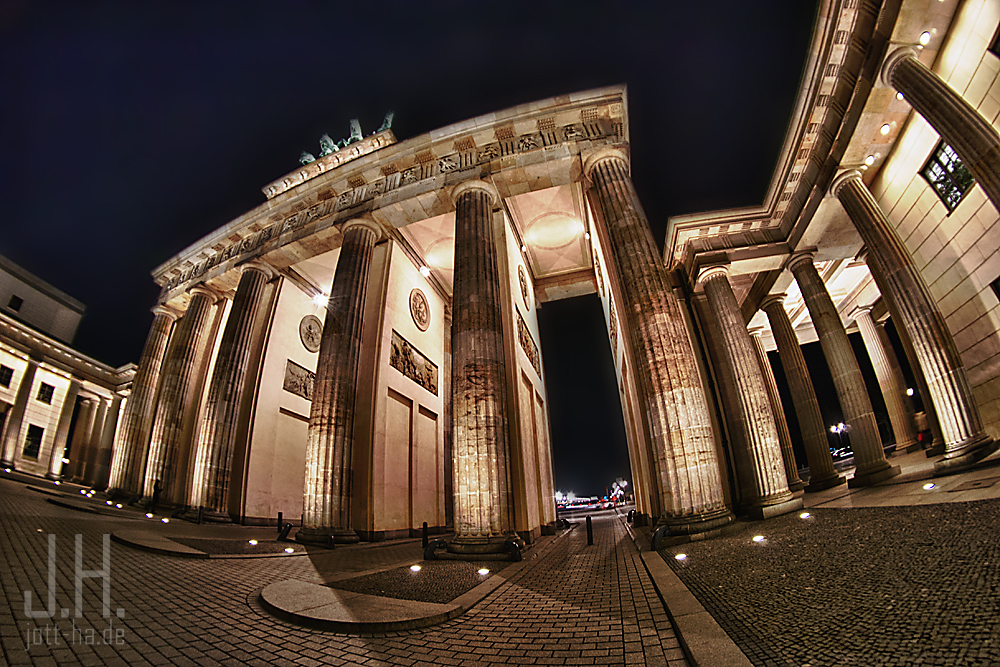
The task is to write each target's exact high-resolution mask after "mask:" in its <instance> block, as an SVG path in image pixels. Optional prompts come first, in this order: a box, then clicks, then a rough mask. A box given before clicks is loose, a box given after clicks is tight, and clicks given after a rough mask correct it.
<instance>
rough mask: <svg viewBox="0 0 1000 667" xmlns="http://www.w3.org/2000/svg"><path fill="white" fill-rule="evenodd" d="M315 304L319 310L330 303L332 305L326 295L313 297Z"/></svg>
mask: <svg viewBox="0 0 1000 667" xmlns="http://www.w3.org/2000/svg"><path fill="white" fill-rule="evenodd" d="M313 303H314V304H316V307H317V308H324V307H325V306H326V305H327V304H328V303H330V297H328V296H327V295H326V294H322V293H321V294H317V295H316V296H314V297H313Z"/></svg>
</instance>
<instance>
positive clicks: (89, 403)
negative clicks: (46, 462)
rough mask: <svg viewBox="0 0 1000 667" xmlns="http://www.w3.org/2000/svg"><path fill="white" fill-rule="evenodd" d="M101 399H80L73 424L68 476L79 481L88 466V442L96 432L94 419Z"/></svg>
mask: <svg viewBox="0 0 1000 667" xmlns="http://www.w3.org/2000/svg"><path fill="white" fill-rule="evenodd" d="M98 404H99V401H97V399H94V398H84V399H83V400H82V401H80V409H79V411H78V412H77V413H76V424H75V425H74V426H73V440H72V442H71V444H70V448H69V459H70V462H69V470H68V471H67V474H66V476H67V477H69V478H70V479H73V480H77V481H79V480H80V478H81V476H82V475H83V471H84V469H85V468H86V467H87V443H89V442H90V436H91V434H93V432H94V420H95V418H96V417H97V406H98Z"/></svg>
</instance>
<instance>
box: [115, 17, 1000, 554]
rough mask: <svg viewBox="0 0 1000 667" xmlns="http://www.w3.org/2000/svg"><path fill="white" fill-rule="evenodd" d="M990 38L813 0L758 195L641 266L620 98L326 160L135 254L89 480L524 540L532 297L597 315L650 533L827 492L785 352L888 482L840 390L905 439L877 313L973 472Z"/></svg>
mask: <svg viewBox="0 0 1000 667" xmlns="http://www.w3.org/2000/svg"><path fill="white" fill-rule="evenodd" d="M998 25H1000V7H998V6H997V4H996V3H995V2H989V1H987V0H963V1H962V2H958V0H942V1H940V2H917V1H909V0H907V1H902V2H900V1H898V0H897V1H896V2H876V1H875V0H821V1H820V2H819V3H818V11H817V19H816V23H815V26H814V32H813V36H812V41H811V45H810V50H809V53H808V56H807V58H806V64H805V69H804V72H803V77H802V84H801V87H800V90H799V94H798V98H797V100H796V103H795V107H794V110H793V113H792V118H791V122H790V124H789V129H788V133H787V135H786V138H785V143H784V146H783V149H782V151H781V154H780V156H779V160H778V164H777V166H776V168H775V172H774V176H773V178H772V181H771V185H770V187H769V189H768V192H767V195H766V197H765V200H764V202H763V203H762V204H760V205H756V206H748V207H746V208H741V209H735V210H725V211H714V212H708V213H699V214H693V215H686V216H677V217H674V218H671V219H670V221H669V225H668V231H667V238H666V239H665V244H664V250H663V254H662V255H661V254H660V251H659V249H658V246H657V244H656V241H655V240H654V239H653V237H652V232H651V231H650V226H649V221H648V220H647V219H646V218H645V214H644V212H643V209H642V205H641V202H640V201H639V198H638V195H637V193H636V190H635V188H634V186H633V184H632V181H631V177H630V160H629V145H630V141H631V136H630V133H629V126H628V98H627V93H626V90H625V89H624V87H609V88H602V89H597V90H591V91H585V92H582V93H578V94H573V95H566V96H561V97H556V98H551V99H547V100H542V101H539V102H535V103H531V104H526V105H522V106H519V107H515V108H512V109H508V110H504V111H498V112H496V113H493V114H488V115H486V116H482V117H479V118H474V119H471V120H468V121H465V122H462V123H458V124H455V125H452V126H449V127H445V128H442V129H440V130H436V131H434V132H431V133H428V134H426V135H422V136H419V137H415V138H412V139H408V140H406V141H402V142H397V141H396V138H395V137H394V136H393V134H392V131H391V129H384V130H381V131H379V132H377V133H375V134H373V135H371V136H369V137H356V140H355V141H352V142H350V143H347V145H345V146H341V147H339V148H337V149H336V150H333V149H332V148H331V150H326V151H324V153H325V154H324V155H322V156H321V157H319V158H318V159H315V160H313V161H309V162H307V163H306V164H303V166H302V167H301V168H300V169H298V170H296V171H294V172H292V173H290V174H288V175H287V176H285V177H283V178H281V179H279V180H277V181H275V182H273V183H271V184H269V185H267V186H265V187H264V188H263V191H264V195H265V197H266V201H265V202H264V203H263V204H261V205H260V206H258V207H257V208H255V209H253V210H251V211H249V212H247V213H246V214H244V215H242V216H240V217H239V218H237V219H236V220H233V221H232V222H231V223H229V224H228V225H226V226H225V227H223V228H221V229H219V230H217V231H216V232H214V233H213V234H211V235H209V236H207V237H205V238H203V239H201V240H200V241H198V242H197V243H195V244H193V245H192V246H190V247H188V248H187V249H185V250H184V251H182V252H181V253H179V254H178V255H176V256H175V257H173V258H171V259H170V260H168V261H167V262H165V263H164V264H162V265H161V266H159V267H157V268H156V269H155V270H154V272H153V277H154V280H155V281H156V282H157V284H159V285H160V286H161V288H162V292H161V295H160V300H159V301H160V302H159V304H158V305H157V306H156V308H154V321H153V325H152V327H151V329H150V333H149V338H148V340H147V343H146V347H145V349H144V351H143V355H142V358H141V360H140V362H139V365H138V368H137V370H136V375H135V380H134V383H133V390H132V398H131V400H130V401H129V404H128V406H127V408H126V410H125V411H124V413H123V417H122V425H121V428H120V429H119V436H118V441H117V444H116V447H115V455H114V465H113V466H112V470H111V486H112V487H113V488H115V489H118V490H120V491H122V492H125V493H130V494H134V495H144V494H145V495H148V494H150V493H152V491H153V489H154V487H157V486H159V487H162V494H163V495H162V496H161V500H162V501H164V502H167V503H169V504H172V505H177V506H189V507H201V508H203V510H204V512H205V513H206V515H207V516H209V518H213V517H214V518H217V519H220V520H230V519H232V520H239V521H243V522H247V523H256V522H268V521H274V520H275V518H276V516H277V514H278V513H279V512H280V513H282V514H283V516H285V517H292V518H298V517H301V522H302V529H301V531H300V533H299V539H303V540H306V541H316V542H328V541H329V540H334V541H341V542H343V541H354V540H357V539H359V538H360V539H364V540H379V539H386V538H391V537H398V536H405V535H411V534H413V531H416V530H418V529H419V528H420V527H421V526H422V524H423V523H424V522H426V523H427V524H428V526H429V527H431V528H432V529H434V530H437V531H445V530H454V531H455V538H454V539H453V541H452V542H451V543H450V544H449V550H451V551H453V552H455V553H458V554H470V553H471V554H475V553H481V552H494V551H500V550H502V549H503V548H504V543H505V542H506V541H509V540H511V539H515V537H516V536H519V537H520V538H521V539H523V540H527V541H531V540H533V539H535V538H536V537H537V536H538V535H540V534H542V533H543V532H545V531H548V530H549V529H551V527H552V525H553V522H554V520H555V509H554V497H553V496H554V488H553V475H552V454H551V452H552V448H551V437H550V430H549V419H548V409H547V406H548V397H547V394H546V389H545V387H546V374H545V366H544V362H543V350H541V348H540V346H539V333H538V323H537V318H536V311H537V308H538V307H539V306H540V305H541V304H544V303H545V302H547V301H552V300H557V299H561V298H567V297H571V296H576V295H583V294H597V295H598V296H599V297H600V299H601V303H602V305H603V309H604V314H605V319H606V323H607V327H608V336H609V340H610V342H611V349H612V352H613V354H614V362H615V368H616V372H617V380H618V387H619V392H620V397H621V405H622V413H623V415H624V421H625V425H626V435H627V440H628V446H629V454H630V457H631V461H632V470H633V481H634V488H635V497H636V503H637V508H638V511H639V512H640V515H641V516H642V517H644V518H647V517H648V518H650V519H652V520H654V521H656V522H659V523H660V524H662V525H666V526H668V527H669V528H670V530H671V531H672V532H674V533H680V534H695V533H705V532H709V531H712V530H715V529H718V528H720V527H721V526H723V525H725V524H726V523H728V522H729V521H731V520H732V518H733V516H734V513H735V514H745V515H748V516H751V517H755V518H767V517H770V516H775V515H778V514H782V513H785V512H789V511H792V510H794V509H796V508H798V507H801V503H802V501H801V498H800V495H801V494H800V492H801V491H804V492H810V491H813V490H819V489H823V488H828V487H830V486H832V485H836V484H840V483H844V482H845V481H848V480H845V479H844V478H843V476H841V475H840V474H839V473H838V472H837V471H836V470H835V468H834V466H833V462H832V458H831V454H830V447H829V441H828V437H827V425H825V424H824V423H823V420H822V417H821V415H820V413H819V407H818V400H817V398H816V394H815V391H814V389H813V386H812V382H811V379H810V377H809V372H808V368H807V367H806V365H805V363H804V361H803V355H802V352H801V349H800V345H801V344H803V343H806V342H811V341H815V340H818V341H819V342H820V343H821V345H822V349H823V353H824V356H825V358H826V361H827V364H828V365H829V367H830V368H831V371H832V373H833V376H834V381H835V384H836V391H837V396H838V400H839V402H840V404H841V407H842V409H843V411H844V414H845V422H848V425H849V427H850V428H851V433H850V440H851V445H852V447H853V450H854V459H855V464H856V470H855V472H854V474H853V475H852V476H851V479H850V480H849V482H850V483H851V484H852V485H862V486H863V485H870V484H876V483H879V482H881V481H884V480H886V479H889V478H891V477H892V476H894V475H896V474H898V472H899V467H898V466H895V465H893V464H892V462H891V458H890V459H887V458H886V455H885V452H884V449H883V446H882V440H881V438H880V436H879V431H878V427H877V425H876V421H875V417H874V413H873V409H872V406H871V400H870V398H869V392H870V391H872V390H874V391H879V392H881V394H882V395H883V397H884V401H885V404H886V405H887V406H888V411H889V415H890V419H891V427H892V431H893V438H894V440H895V442H896V445H897V450H903V449H905V448H912V447H914V446H916V433H917V430H918V429H917V425H916V422H915V418H914V414H913V407H912V404H911V402H910V399H909V397H908V396H907V394H906V387H905V386H904V383H903V382H902V380H901V372H900V365H899V360H898V359H897V358H896V355H895V354H894V353H893V350H892V347H891V346H890V345H888V344H887V340H888V339H887V337H886V333H885V331H884V329H883V328H882V325H883V323H884V321H885V320H886V319H887V318H891V319H892V321H893V324H894V326H895V329H896V330H897V331H898V332H899V333H900V338H901V339H902V340H903V343H904V347H905V349H906V357H907V360H908V363H909V365H910V366H911V367H913V368H914V369H919V373H918V376H919V377H920V378H921V380H920V382H919V387H917V388H916V389H917V391H919V392H920V394H921V396H922V397H923V399H924V404H925V406H926V407H927V413H928V415H927V416H928V422H929V424H930V427H931V431H932V432H933V434H934V442H933V447H932V448H931V449H929V450H928V452H929V453H930V454H931V455H933V456H936V457H938V459H937V461H936V466H937V468H938V470H939V471H940V472H941V473H942V474H944V473H947V472H949V471H950V470H956V469H961V468H963V467H967V466H970V465H975V464H976V463H977V462H978V461H980V460H982V459H983V458H985V457H987V456H989V455H991V454H992V453H993V451H994V450H995V449H996V447H997V443H996V442H994V436H995V435H997V434H998V430H1000V393H998V390H997V388H998V387H1000V384H998V382H1000V380H998V377H1000V366H998V365H997V363H996V360H997V359H1000V356H998V355H1000V342H998V341H1000V339H998V326H997V324H996V323H995V322H996V320H995V318H996V313H997V309H996V308H997V306H998V302H997V293H996V292H995V291H994V289H993V287H992V285H993V284H994V282H995V281H996V280H997V279H998V277H1000V255H998V254H997V251H996V248H998V247H1000V237H998V238H997V239H994V238H993V237H994V236H996V235H998V234H1000V226H997V225H996V223H997V219H998V216H997V205H998V204H1000V187H998V186H1000V180H998V166H1000V165H998V163H997V160H998V159H1000V158H998V155H1000V153H998V151H997V147H998V146H1000V139H998V135H997V131H996V129H995V127H994V125H993V123H994V122H995V121H996V119H997V115H998V113H1000V82H998V81H997V73H998V72H1000V60H998V58H997V55H996V49H997V46H996V32H997V26H998ZM637 140H639V141H641V137H639V138H637ZM855 329H857V330H859V331H860V333H861V334H862V336H863V338H864V341H865V346H866V349H867V351H868V354H869V356H870V357H871V361H872V364H873V366H874V368H875V370H876V374H877V376H878V385H879V386H878V387H877V388H869V387H866V385H865V383H864V379H863V377H862V375H861V372H860V369H859V364H858V361H857V358H856V357H855V353H854V351H853V349H852V347H851V345H850V343H849V341H848V337H847V334H848V332H849V331H853V330H855ZM775 349H776V350H777V352H778V353H779V355H780V358H781V361H782V368H783V370H784V373H785V375H786V378H785V379H786V380H787V382H788V385H789V386H790V387H791V388H792V394H793V403H794V405H792V406H782V405H781V402H780V397H779V394H778V391H777V389H776V381H775V377H774V376H773V373H772V369H771V366H770V364H769V363H767V361H766V360H767V355H766V352H767V351H768V350H775ZM786 410H788V411H794V413H795V415H796V417H797V422H798V424H799V429H797V430H798V432H797V433H792V432H791V430H790V429H789V428H788V425H787V423H786V420H785V417H784V415H785V411H786ZM793 440H797V441H799V442H801V443H802V445H803V449H804V451H805V453H806V459H807V460H805V461H796V460H795V457H794V453H793V447H792V441H793ZM803 467H808V472H809V474H808V479H806V480H802V479H800V478H799V473H798V471H799V469H800V468H803Z"/></svg>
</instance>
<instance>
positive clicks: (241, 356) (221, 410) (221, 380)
mask: <svg viewBox="0 0 1000 667" xmlns="http://www.w3.org/2000/svg"><path fill="white" fill-rule="evenodd" d="M271 275H272V273H271V271H270V270H269V269H268V268H267V267H265V266H263V265H260V264H247V265H245V266H244V269H243V275H241V276H240V284H239V286H238V287H237V288H236V296H235V297H234V298H233V305H232V308H231V309H230V311H229V318H228V319H227V320H226V328H225V330H224V331H223V332H222V341H221V342H220V344H219V353H218V356H217V357H216V360H215V370H214V371H213V373H212V381H211V384H210V385H209V389H208V402H207V404H206V405H205V415H204V417H203V419H202V423H201V428H200V429H199V432H198V449H197V454H196V459H195V477H194V482H195V488H193V489H192V498H191V500H190V502H189V504H190V505H192V506H196V505H201V506H202V507H204V508H205V509H206V510H208V516H209V517H210V518H218V519H223V520H225V519H228V518H229V514H228V512H229V480H230V474H231V470H232V461H233V452H234V450H235V446H236V428H237V417H238V416H239V409H240V404H241V403H242V402H243V390H244V387H245V386H246V376H247V367H248V365H249V362H250V352H251V349H252V347H253V340H252V337H251V335H252V333H253V329H254V322H255V319H256V315H257V311H258V309H259V307H260V300H261V296H262V295H263V293H264V287H265V286H266V285H267V282H268V281H269V280H270V278H271Z"/></svg>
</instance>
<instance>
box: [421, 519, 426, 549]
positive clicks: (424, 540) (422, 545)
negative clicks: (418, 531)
mask: <svg viewBox="0 0 1000 667" xmlns="http://www.w3.org/2000/svg"><path fill="white" fill-rule="evenodd" d="M420 545H421V547H422V548H424V549H426V548H427V522H426V521H424V528H423V539H422V540H421V541H420Z"/></svg>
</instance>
